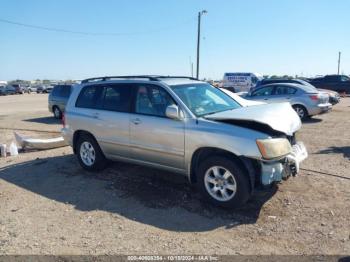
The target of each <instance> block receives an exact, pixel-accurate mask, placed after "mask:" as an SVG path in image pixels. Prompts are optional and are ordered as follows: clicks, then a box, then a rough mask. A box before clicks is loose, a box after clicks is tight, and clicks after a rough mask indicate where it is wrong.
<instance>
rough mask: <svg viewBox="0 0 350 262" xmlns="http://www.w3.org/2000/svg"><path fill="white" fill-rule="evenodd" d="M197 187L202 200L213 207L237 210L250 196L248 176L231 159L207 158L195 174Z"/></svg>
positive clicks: (220, 157) (221, 157)
mask: <svg viewBox="0 0 350 262" xmlns="http://www.w3.org/2000/svg"><path fill="white" fill-rule="evenodd" d="M197 179H198V180H197V181H198V182H197V186H198V189H199V191H200V192H201V194H202V196H203V197H204V199H206V200H207V201H209V202H210V203H212V204H213V205H215V206H220V207H224V208H237V207H241V206H242V205H244V204H245V203H246V202H247V201H248V199H249V198H250V196H251V188H250V182H249V175H248V174H247V172H246V171H245V170H244V169H243V168H241V166H240V165H239V164H238V163H237V162H236V161H235V160H233V159H229V158H226V157H223V156H214V157H209V158H207V159H205V161H203V162H202V163H201V164H200V165H199V168H198V172H197Z"/></svg>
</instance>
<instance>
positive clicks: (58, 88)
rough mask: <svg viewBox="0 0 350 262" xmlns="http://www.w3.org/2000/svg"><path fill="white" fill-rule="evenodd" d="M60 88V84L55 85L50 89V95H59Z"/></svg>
mask: <svg viewBox="0 0 350 262" xmlns="http://www.w3.org/2000/svg"><path fill="white" fill-rule="evenodd" d="M60 90H61V86H55V87H54V88H53V90H52V95H53V96H60Z"/></svg>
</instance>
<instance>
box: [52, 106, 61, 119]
mask: <svg viewBox="0 0 350 262" xmlns="http://www.w3.org/2000/svg"><path fill="white" fill-rule="evenodd" d="M52 111H53V115H54V117H55V118H56V119H62V111H61V110H60V109H59V107H58V106H54V107H53V108H52Z"/></svg>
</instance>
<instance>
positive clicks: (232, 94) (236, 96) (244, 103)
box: [219, 88, 266, 107]
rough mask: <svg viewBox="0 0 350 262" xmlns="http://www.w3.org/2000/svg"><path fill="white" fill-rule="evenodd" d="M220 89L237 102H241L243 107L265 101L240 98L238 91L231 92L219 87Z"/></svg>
mask: <svg viewBox="0 0 350 262" xmlns="http://www.w3.org/2000/svg"><path fill="white" fill-rule="evenodd" d="M219 89H220V90H221V91H223V92H225V93H226V94H227V95H229V96H230V97H232V98H233V99H234V100H236V101H237V102H238V103H240V104H241V106H243V107H247V106H257V105H264V104H266V103H264V102H259V101H252V100H247V99H244V98H242V97H241V96H240V95H239V94H238V93H233V92H231V91H230V90H227V89H225V88H219Z"/></svg>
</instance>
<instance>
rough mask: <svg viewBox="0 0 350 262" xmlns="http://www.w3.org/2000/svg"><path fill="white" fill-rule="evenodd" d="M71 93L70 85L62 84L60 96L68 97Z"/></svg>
mask: <svg viewBox="0 0 350 262" xmlns="http://www.w3.org/2000/svg"><path fill="white" fill-rule="evenodd" d="M70 93H71V87H70V86H62V87H61V93H60V94H61V96H62V97H69V96H70Z"/></svg>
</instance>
